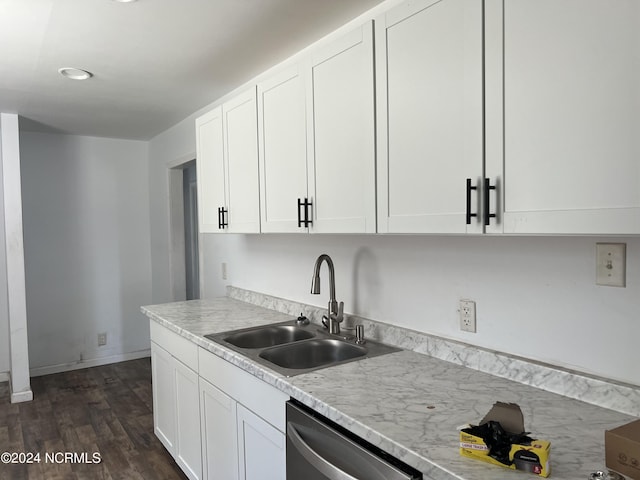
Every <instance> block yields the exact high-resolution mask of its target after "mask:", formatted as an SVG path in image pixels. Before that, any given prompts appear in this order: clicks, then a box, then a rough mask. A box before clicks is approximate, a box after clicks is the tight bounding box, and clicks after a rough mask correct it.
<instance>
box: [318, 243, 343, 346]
mask: <svg viewBox="0 0 640 480" xmlns="http://www.w3.org/2000/svg"><path fill="white" fill-rule="evenodd" d="M322 262H327V267H328V268H329V305H328V308H327V310H328V312H327V313H328V315H327V319H328V322H329V325H328V328H329V332H330V333H336V334H337V333H340V322H341V321H342V319H343V313H342V311H343V307H344V304H343V303H342V302H340V305H338V302H337V301H336V274H335V270H334V268H333V261H332V260H331V257H330V256H329V255H327V254H326V253H323V254H322V255H320V256H319V257H318V258H317V259H316V263H315V265H314V267H313V277H312V278H311V293H312V294H313V295H318V294H320V267H321V266H322Z"/></svg>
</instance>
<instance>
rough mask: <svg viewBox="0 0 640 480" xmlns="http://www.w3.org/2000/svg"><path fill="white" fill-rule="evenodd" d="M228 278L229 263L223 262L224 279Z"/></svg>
mask: <svg viewBox="0 0 640 480" xmlns="http://www.w3.org/2000/svg"><path fill="white" fill-rule="evenodd" d="M226 279H227V263H226V262H222V280H226Z"/></svg>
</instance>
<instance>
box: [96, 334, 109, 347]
mask: <svg viewBox="0 0 640 480" xmlns="http://www.w3.org/2000/svg"><path fill="white" fill-rule="evenodd" d="M106 344H107V332H102V333H99V334H98V346H99V347H102V346H103V345H106Z"/></svg>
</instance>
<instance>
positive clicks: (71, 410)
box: [0, 358, 186, 480]
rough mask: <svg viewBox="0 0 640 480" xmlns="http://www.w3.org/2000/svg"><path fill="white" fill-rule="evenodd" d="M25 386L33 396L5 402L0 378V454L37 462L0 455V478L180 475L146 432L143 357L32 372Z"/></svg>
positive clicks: (147, 375)
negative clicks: (12, 460)
mask: <svg viewBox="0 0 640 480" xmlns="http://www.w3.org/2000/svg"><path fill="white" fill-rule="evenodd" d="M31 388H32V390H33V395H34V400H33V401H32V402H25V403H18V404H11V403H9V385H8V383H6V382H5V383H0V454H2V453H3V452H15V453H17V454H27V455H29V454H33V455H34V458H33V460H35V459H36V457H35V454H37V453H39V454H40V458H39V460H40V462H39V463H35V462H34V463H32V464H28V465H27V464H6V463H3V462H0V480H22V479H25V480H26V479H31V480H41V479H42V480H54V479H55V480H58V479H60V480H75V479H91V480H95V479H112V480H116V479H118V480H120V479H121V480H135V479H148V480H161V479H166V480H173V479H180V480H182V479H185V478H186V477H185V476H184V475H183V474H182V472H181V471H180V469H179V467H178V466H177V465H176V464H175V462H174V461H173V459H172V458H171V456H170V455H169V453H167V451H166V450H165V449H164V447H163V446H162V444H161V443H160V441H159V440H158V439H157V438H156V436H155V435H154V433H153V413H152V392H151V362H150V359H149V358H143V359H139V360H131V361H128V362H122V363H116V364H112V365H105V366H101V367H93V368H87V369H83V370H74V371H71V372H66V373H59V374H54V375H46V376H42V377H34V378H32V379H31ZM73 454H76V455H75V458H73V457H71V455H73ZM65 455H67V457H66V458H65ZM23 456H24V455H23ZM3 459H4V457H3ZM94 459H98V460H99V463H91V462H93V461H94Z"/></svg>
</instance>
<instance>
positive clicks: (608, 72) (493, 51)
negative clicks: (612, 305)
mask: <svg viewBox="0 0 640 480" xmlns="http://www.w3.org/2000/svg"><path fill="white" fill-rule="evenodd" d="M503 3H504V4H503ZM487 19H488V21H490V22H491V23H492V24H494V25H495V26H498V27H501V26H502V24H504V37H502V35H501V34H502V31H503V30H502V28H494V27H493V26H492V27H491V29H489V28H488V29H487V32H491V35H490V36H488V42H487V59H488V63H487V88H488V97H487V99H488V103H487V106H488V108H490V109H491V112H492V116H491V119H492V120H493V121H494V122H495V124H496V125H497V127H496V129H495V130H496V131H497V133H498V134H496V135H492V136H490V137H488V142H489V141H491V142H492V143H491V144H489V143H488V145H487V147H488V149H489V148H490V149H491V150H492V154H491V155H489V152H488V154H487V162H488V166H491V175H493V176H495V177H498V178H499V177H500V175H501V174H502V172H503V171H504V179H503V182H504V186H505V188H504V197H503V199H502V201H503V207H504V232H506V233H551V234H555V233H557V234H563V233H566V234H627V233H629V234H632V233H636V234H637V233H640V134H639V133H638V132H640V100H639V99H640V36H639V35H638V32H639V31H640V4H639V3H638V2H636V1H617V2H611V1H606V0H514V1H508V2H502V1H497V0H488V1H487ZM503 22H504V23H503ZM503 80H504V84H503V85H502V83H501V82H502V81H503ZM502 113H504V118H502V117H501V115H502ZM502 122H503V123H502ZM502 131H504V137H503V138H502V136H501V135H499V134H501V133H502ZM502 145H504V150H503V151H502ZM489 162H490V163H489Z"/></svg>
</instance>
